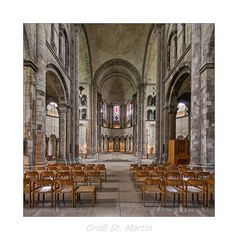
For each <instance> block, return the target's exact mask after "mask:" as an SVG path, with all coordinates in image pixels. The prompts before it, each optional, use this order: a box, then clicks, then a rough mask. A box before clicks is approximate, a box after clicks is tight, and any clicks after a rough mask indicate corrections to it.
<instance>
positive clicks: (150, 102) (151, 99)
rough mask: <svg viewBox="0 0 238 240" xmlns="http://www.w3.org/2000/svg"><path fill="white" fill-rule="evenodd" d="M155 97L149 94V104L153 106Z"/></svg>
mask: <svg viewBox="0 0 238 240" xmlns="http://www.w3.org/2000/svg"><path fill="white" fill-rule="evenodd" d="M153 102H154V99H153V97H152V96H151V95H149V96H148V98H147V105H148V106H153Z"/></svg>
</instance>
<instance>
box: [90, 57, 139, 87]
mask: <svg viewBox="0 0 238 240" xmlns="http://www.w3.org/2000/svg"><path fill="white" fill-rule="evenodd" d="M121 72H122V73H124V77H125V74H127V75H128V76H129V77H130V79H131V80H133V83H134V85H135V86H138V85H139V84H140V83H141V76H140V73H139V71H138V70H137V69H136V67H135V66H134V65H133V64H131V63H130V62H129V61H127V60H125V59H122V58H113V59H110V60H108V61H106V62H104V63H103V64H102V65H101V66H100V67H99V68H98V69H97V70H96V72H95V75H94V82H95V83H96V85H97V86H99V85H100V82H101V80H103V79H104V78H105V76H108V74H112V73H118V74H120V73H121Z"/></svg>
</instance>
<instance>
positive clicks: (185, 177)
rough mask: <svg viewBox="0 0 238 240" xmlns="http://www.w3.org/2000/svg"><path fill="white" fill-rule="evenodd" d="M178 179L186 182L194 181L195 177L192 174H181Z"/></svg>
mask: <svg viewBox="0 0 238 240" xmlns="http://www.w3.org/2000/svg"><path fill="white" fill-rule="evenodd" d="M180 178H181V179H183V180H184V181H186V180H188V179H196V175H195V173H194V172H182V173H180Z"/></svg>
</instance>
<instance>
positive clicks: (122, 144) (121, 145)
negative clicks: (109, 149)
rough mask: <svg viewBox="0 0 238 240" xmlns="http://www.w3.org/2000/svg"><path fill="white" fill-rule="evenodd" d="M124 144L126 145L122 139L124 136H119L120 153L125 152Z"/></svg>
mask: <svg viewBox="0 0 238 240" xmlns="http://www.w3.org/2000/svg"><path fill="white" fill-rule="evenodd" d="M125 144H126V142H125V138H124V136H121V137H120V152H125V150H126V146H125Z"/></svg>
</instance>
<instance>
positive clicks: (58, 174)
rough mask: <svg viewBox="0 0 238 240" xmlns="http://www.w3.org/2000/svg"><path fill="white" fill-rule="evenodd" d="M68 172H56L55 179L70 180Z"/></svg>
mask: <svg viewBox="0 0 238 240" xmlns="http://www.w3.org/2000/svg"><path fill="white" fill-rule="evenodd" d="M71 178H72V177H71V173H70V172H56V174H55V179H71Z"/></svg>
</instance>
